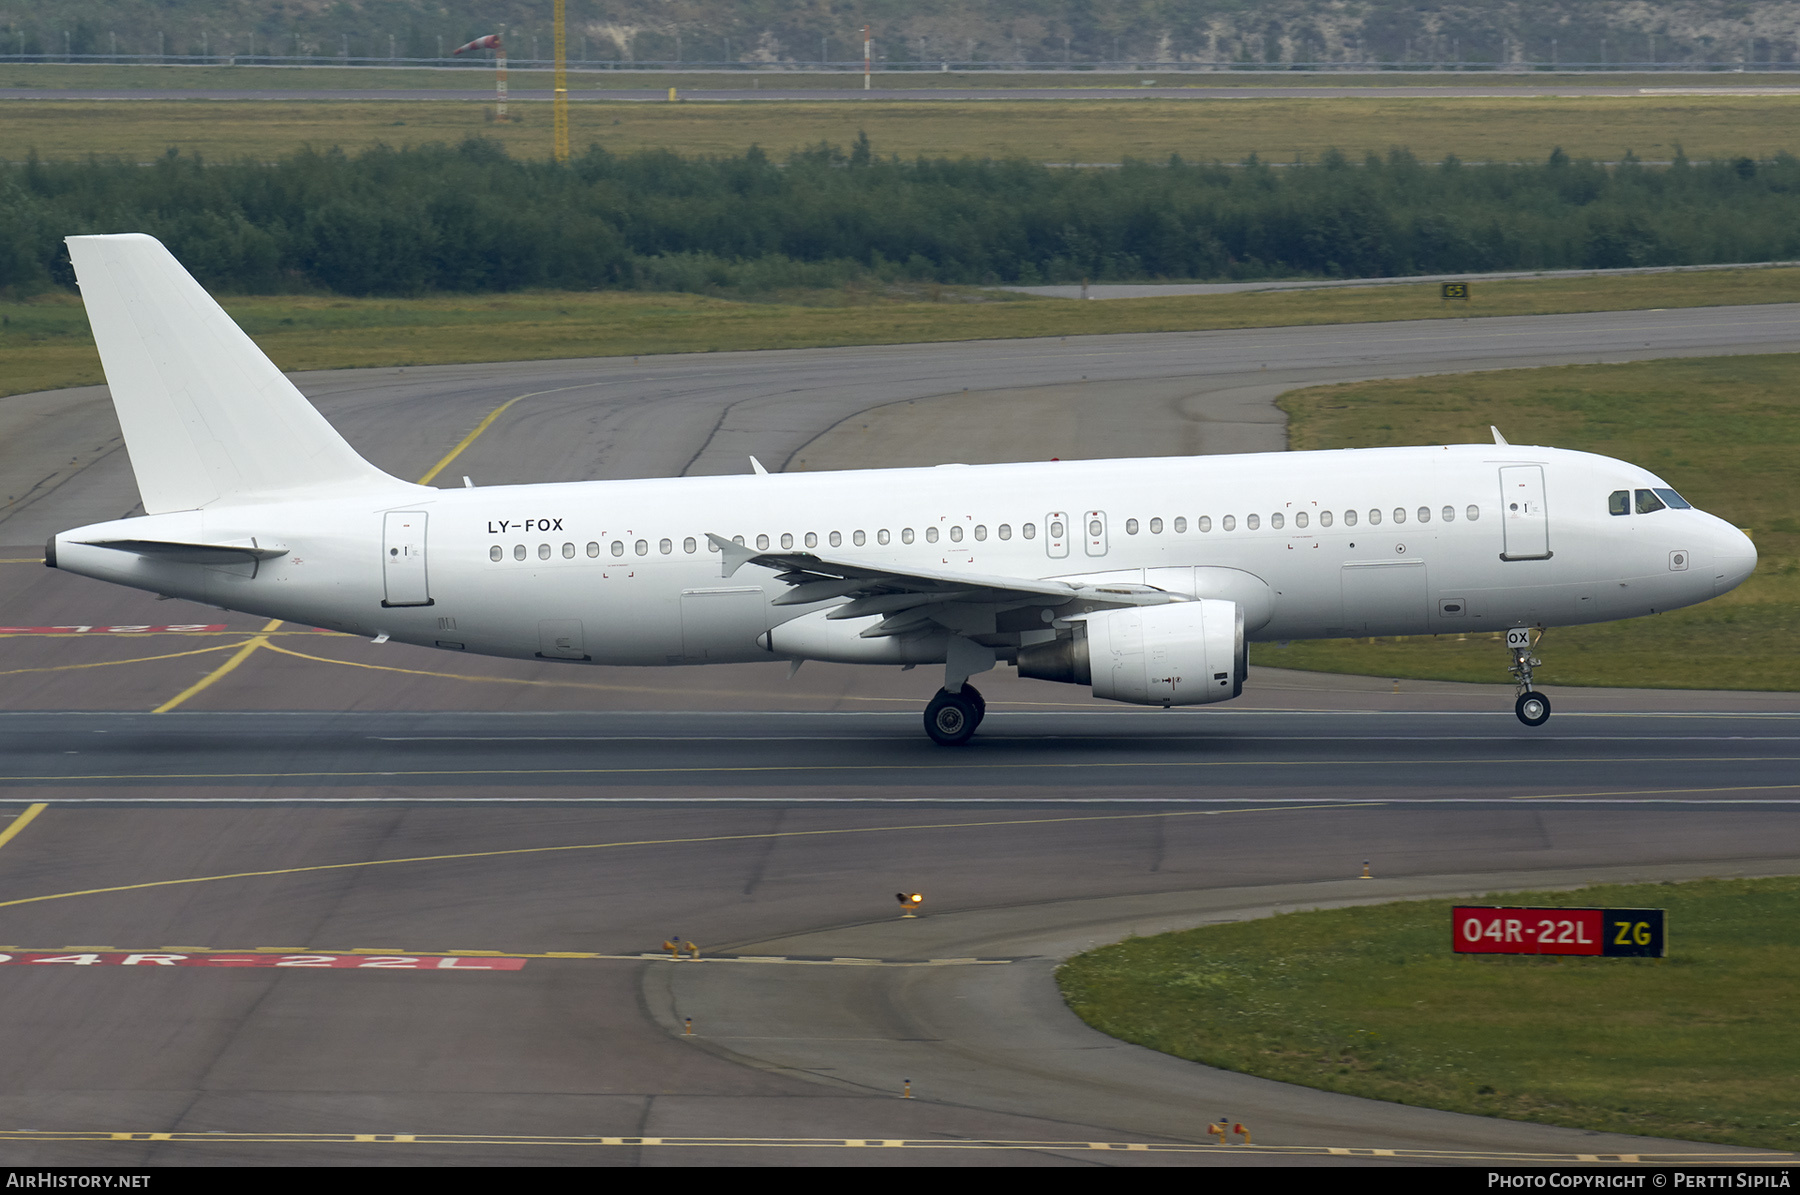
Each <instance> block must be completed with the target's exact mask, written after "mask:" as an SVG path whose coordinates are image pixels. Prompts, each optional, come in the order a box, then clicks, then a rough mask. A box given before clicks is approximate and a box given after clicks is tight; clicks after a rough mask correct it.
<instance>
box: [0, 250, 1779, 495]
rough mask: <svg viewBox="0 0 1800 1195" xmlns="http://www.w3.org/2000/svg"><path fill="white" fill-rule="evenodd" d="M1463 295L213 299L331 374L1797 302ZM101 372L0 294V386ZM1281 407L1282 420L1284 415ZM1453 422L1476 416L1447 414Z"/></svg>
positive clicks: (1668, 293) (1552, 284)
mask: <svg viewBox="0 0 1800 1195" xmlns="http://www.w3.org/2000/svg"><path fill="white" fill-rule="evenodd" d="M1474 292H1475V298H1474V299H1473V300H1472V301H1471V302H1470V303H1468V304H1466V305H1457V306H1454V307H1452V306H1447V305H1446V304H1445V303H1444V302H1443V301H1442V300H1441V299H1440V298H1439V297H1438V288H1437V286H1436V285H1435V284H1431V283H1416V284H1415V283H1409V284H1403V285H1397V286H1381V287H1367V288H1364V287H1353V288H1328V289H1322V290H1303V291H1275V292H1263V293H1258V294H1248V295H1192V296H1182V297H1175V298H1156V299H1118V300H1108V301H1106V302H1090V303H1083V302H1080V301H1077V300H1069V299H1036V298H1026V297H1022V296H1015V295H1011V294H1008V293H1004V292H1001V293H997V294H996V293H989V292H980V291H973V290H969V289H967V288H957V287H931V286H927V285H915V286H912V287H907V288H890V289H869V288H861V287H849V288H845V289H843V290H838V291H826V292H812V293H804V294H779V295H771V296H765V297H764V299H765V301H757V302H750V301H743V300H733V299H724V298H714V297H708V296H703V295H689V294H639V293H635V292H616V291H592V292H524V293H519V294H505V295H440V296H435V297H431V298H422V299H348V298H337V297H329V296H313V295H265V296H237V297H230V296H227V297H226V298H225V299H224V304H225V308H226V310H228V311H229V312H230V313H231V314H232V316H233V317H234V318H235V319H237V320H238V321H239V322H240V323H242V324H243V326H244V328H245V330H246V331H248V332H249V333H250V334H251V336H253V337H254V338H255V339H256V341H257V343H258V344H260V345H261V346H262V347H263V349H264V351H265V352H267V353H268V354H269V355H270V356H271V357H272V358H273V359H274V360H275V362H276V363H277V364H278V365H280V366H281V367H282V368H283V369H288V370H297V369H347V368H354V367H377V366H398V365H441V364H452V363H458V362H468V361H523V360H546V359H556V358H564V357H617V356H638V355H642V354H649V353H675V352H709V351H715V352H717V351H726V350H741V349H768V348H811V347H818V346H824V345H854V344H914V343H921V342H926V341H948V340H983V339H994V338H1008V337H1034V336H1073V335H1081V334H1088V333H1101V332H1168V331H1191V330H1195V329H1204V328H1260V327H1275V326H1282V325H1298V324H1337V323H1358V322H1365V321H1371V320H1410V319H1445V318H1450V319H1454V318H1462V317H1464V316H1470V315H1476V316H1482V315H1543V314H1552V313H1558V312H1575V311H1620V310H1630V309H1635V308H1646V307H1691V306H1717V305H1722V304H1739V303H1783V302H1794V301H1796V300H1800V269H1796V268H1791V267H1788V268H1776V269H1750V270H1716V271H1705V272H1701V273H1691V274H1640V275H1633V276H1627V277H1617V276H1615V277H1600V278H1543V279H1518V280H1513V281H1506V282H1478V283H1475V284H1474ZM101 380H102V377H101V373H100V359H99V357H98V355H97V354H96V353H95V352H94V348H93V341H92V338H91V337H90V336H89V334H88V328H87V317H86V314H85V312H84V311H83V309H82V307H81V303H80V300H79V299H78V298H77V297H76V296H74V295H70V294H66V293H61V292H56V293H51V294H46V295H42V296H38V297H36V298H34V299H30V300H15V301H11V302H5V301H0V395H6V394H21V393H26V392H30V391H34V390H50V389H56V388H58V387H62V386H79V385H86V384H90V383H94V382H99V381H101ZM1334 401H1335V400H1334ZM1295 418H1296V425H1297V426H1298V425H1299V424H1300V422H1301V417H1300V416H1299V415H1296V416H1295ZM1462 426H1465V427H1466V426H1474V427H1477V428H1480V427H1485V424H1483V423H1482V422H1481V421H1480V420H1476V421H1475V423H1474V424H1472V425H1471V424H1469V422H1468V420H1464V422H1463V425H1462ZM1457 434H1458V435H1460V436H1462V438H1467V435H1466V434H1464V433H1463V432H1461V431H1459V432H1458V433H1457ZM1468 434H1473V433H1468ZM1646 463H1650V462H1646Z"/></svg>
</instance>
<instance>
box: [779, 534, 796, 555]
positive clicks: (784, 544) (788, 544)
mask: <svg viewBox="0 0 1800 1195" xmlns="http://www.w3.org/2000/svg"><path fill="white" fill-rule="evenodd" d="M793 546H794V536H793V533H792V532H789V531H783V532H782V533H781V550H782V551H784V552H785V551H787V550H788V549H789V548H792V547H793Z"/></svg>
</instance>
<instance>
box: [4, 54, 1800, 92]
mask: <svg viewBox="0 0 1800 1195" xmlns="http://www.w3.org/2000/svg"><path fill="white" fill-rule="evenodd" d="M514 61H515V62H516V61H517V55H516V52H515V57H514ZM507 74H508V79H507V81H508V83H509V84H510V85H511V86H512V87H514V88H520V89H523V88H548V87H549V86H550V85H551V83H550V80H551V72H550V71H547V70H523V69H520V68H519V67H517V66H514V67H512V68H511V69H510V70H509V71H508V72H507ZM493 77H494V76H493V68H492V66H491V65H478V64H474V63H470V64H468V65H462V66H455V67H406V68H387V67H348V68H346V67H332V66H308V67H305V68H303V69H296V68H292V67H276V66H225V65H216V66H200V65H175V66H151V65H138V64H135V63H133V64H119V65H113V64H110V63H57V62H43V63H8V64H4V65H0V87H42V88H46V89H50V90H67V89H72V88H100V87H105V88H146V89H147V88H180V89H183V90H189V89H202V88H205V89H215V90H251V89H257V90H270V91H299V90H316V91H332V90H356V91H368V90H376V89H381V90H394V91H413V90H419V89H421V88H440V87H468V86H470V85H474V86H478V87H479V86H483V85H487V86H491V85H492V83H493ZM1146 80H1155V81H1156V84H1157V85H1159V86H1164V87H1234V88H1261V87H1371V88H1388V87H1454V86H1465V87H1479V88H1482V89H1484V90H1486V89H1491V88H1502V87H1543V86H1553V87H1705V86H1709V85H1714V86H1725V87H1790V86H1792V85H1793V82H1794V76H1793V74H1792V73H1791V72H1782V71H1774V72H1766V71H1765V72H1746V73H1741V74H1740V73H1738V72H1736V71H1730V70H1725V69H1721V70H1717V71H1691V72H1690V71H1677V72H1668V71H1653V72H1647V71H1638V72H1629V73H1628V72H1616V71H1615V72H1608V71H1596V72H1589V73H1576V72H1573V71H1558V72H1556V73H1554V74H1545V73H1544V72H1541V71H1518V72H1513V71H1470V72H1445V71H1408V72H1404V73H1402V72H1398V71H1381V72H1372V73H1365V74H1349V73H1340V72H1336V71H1284V70H1264V71H1243V70H1235V69H1234V70H1227V71H1160V72H1158V71H1144V72H1102V71H1074V72H1069V73H1060V72H1046V71H948V72H940V71H935V70H925V71H883V72H881V73H879V74H877V75H876V76H875V86H877V87H879V88H881V89H883V90H888V91H892V90H896V89H906V90H917V91H934V90H937V89H939V88H946V87H948V88H963V87H981V88H988V89H1000V88H1005V89H1012V88H1027V89H1030V90H1033V91H1040V90H1044V89H1047V88H1056V89H1067V90H1070V91H1080V90H1084V89H1087V88H1093V87H1144V86H1145V81H1146ZM758 83H760V85H762V86H764V87H771V88H776V87H778V88H781V89H783V90H798V89H805V90H809V91H810V90H819V91H844V90H859V89H861V87H862V75H861V71H860V70H856V71H840V72H837V73H834V74H825V73H822V72H814V71H784V70H756V71H749V70H738V71H698V70H681V71H655V70H644V71H636V70H632V71H614V70H601V69H595V68H583V67H580V66H573V65H572V66H571V68H570V71H569V75H568V86H569V90H571V91H588V90H594V91H614V90H626V89H640V88H666V87H681V88H684V89H685V88H690V87H692V88H706V89H711V88H749V87H752V86H753V85H755V84H758ZM1146 90H1148V89H1147V88H1146Z"/></svg>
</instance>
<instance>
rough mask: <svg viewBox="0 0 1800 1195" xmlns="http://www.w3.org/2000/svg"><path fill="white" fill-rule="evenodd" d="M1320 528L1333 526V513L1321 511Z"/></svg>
mask: <svg viewBox="0 0 1800 1195" xmlns="http://www.w3.org/2000/svg"><path fill="white" fill-rule="evenodd" d="M1319 526H1321V527H1329V526H1331V512H1330V511H1329V510H1321V511H1320V512H1319Z"/></svg>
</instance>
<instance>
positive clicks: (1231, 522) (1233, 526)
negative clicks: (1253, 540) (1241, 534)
mask: <svg viewBox="0 0 1800 1195" xmlns="http://www.w3.org/2000/svg"><path fill="white" fill-rule="evenodd" d="M1219 526H1221V527H1223V528H1224V529H1225V530H1227V531H1236V530H1237V516H1236V515H1226V516H1225V517H1224V518H1223V519H1221V520H1220V521H1219Z"/></svg>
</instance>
